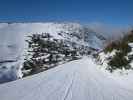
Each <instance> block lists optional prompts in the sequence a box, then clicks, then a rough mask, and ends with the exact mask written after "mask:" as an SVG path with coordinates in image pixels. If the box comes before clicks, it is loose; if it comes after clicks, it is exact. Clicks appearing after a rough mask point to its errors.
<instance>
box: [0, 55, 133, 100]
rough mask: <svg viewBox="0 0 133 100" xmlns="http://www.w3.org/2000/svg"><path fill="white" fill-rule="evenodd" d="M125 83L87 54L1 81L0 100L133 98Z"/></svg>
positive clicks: (123, 99) (129, 99) (129, 87)
mask: <svg viewBox="0 0 133 100" xmlns="http://www.w3.org/2000/svg"><path fill="white" fill-rule="evenodd" d="M131 80H132V79H131ZM121 82H122V81H120V80H116V79H115V78H113V77H111V76H110V74H107V73H106V71H102V70H100V69H99V68H98V65H96V64H95V63H94V61H93V60H92V58H90V57H84V58H83V59H80V60H75V61H71V62H69V63H66V64H63V65H59V66H57V67H55V68H53V69H50V70H48V71H45V72H41V73H39V74H36V75H33V76H28V77H26V78H23V79H20V80H17V81H13V82H9V83H5V84H1V85H0V100H133V88H131V85H129V86H128V85H126V84H125V85H124V84H121ZM123 82H125V83H126V81H123Z"/></svg>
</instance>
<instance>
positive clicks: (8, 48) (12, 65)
mask: <svg viewBox="0 0 133 100" xmlns="http://www.w3.org/2000/svg"><path fill="white" fill-rule="evenodd" d="M40 33H49V34H50V35H52V36H53V37H54V38H55V39H65V40H69V42H76V43H78V44H80V45H81V44H82V45H86V46H88V47H91V48H95V49H100V48H101V44H103V41H104V40H102V39H101V38H99V36H98V35H96V33H94V32H88V33H89V34H88V33H87V32H84V26H83V25H80V24H77V23H11V24H8V23H0V80H2V81H0V83H1V82H5V81H9V80H14V79H16V78H21V77H22V74H21V68H22V63H23V59H24V57H25V56H24V55H25V53H26V50H27V43H26V41H25V40H27V36H29V35H31V34H40ZM85 34H88V35H87V37H84V36H86V35H85ZM90 34H91V35H90ZM97 34H98V33H97ZM100 36H101V37H103V36H102V35H100ZM85 38H86V40H87V41H86V40H85ZM13 72H16V73H15V74H14V73H13ZM9 73H10V74H9ZM12 74H13V75H12Z"/></svg>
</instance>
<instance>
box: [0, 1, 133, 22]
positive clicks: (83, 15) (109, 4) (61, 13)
mask: <svg viewBox="0 0 133 100" xmlns="http://www.w3.org/2000/svg"><path fill="white" fill-rule="evenodd" d="M13 21H17V22H27V21H28V22H31V21H45V22H50V21H55V22H64V21H65V22H66V21H73V22H80V23H90V22H101V23H107V24H111V25H128V24H129V25H133V0H0V22H13Z"/></svg>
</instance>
